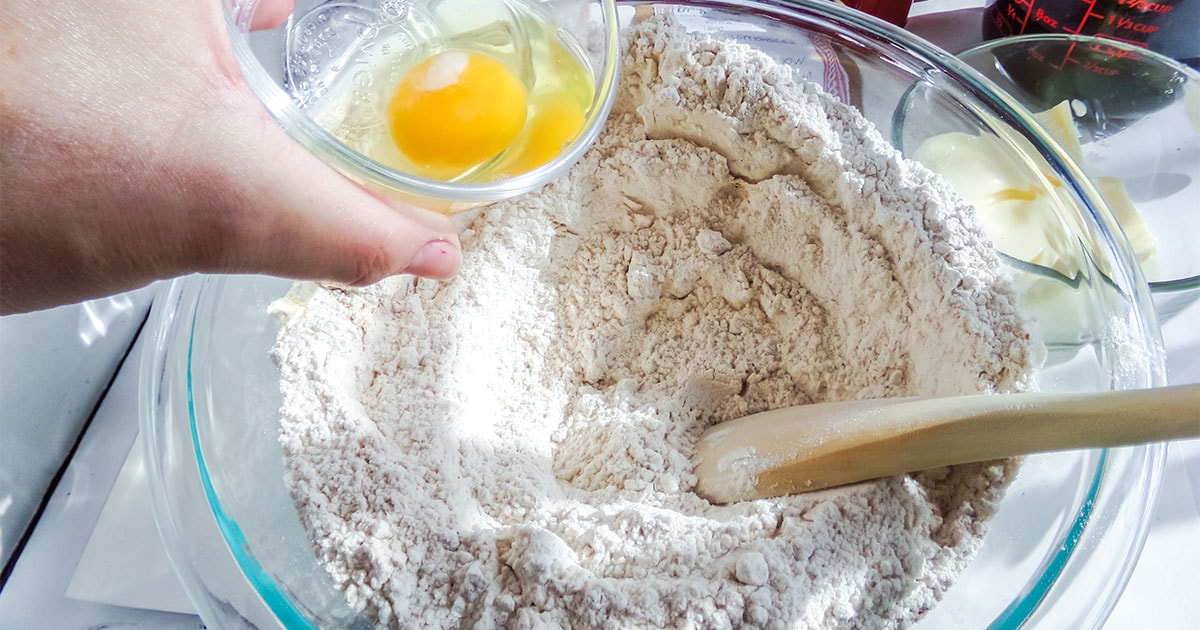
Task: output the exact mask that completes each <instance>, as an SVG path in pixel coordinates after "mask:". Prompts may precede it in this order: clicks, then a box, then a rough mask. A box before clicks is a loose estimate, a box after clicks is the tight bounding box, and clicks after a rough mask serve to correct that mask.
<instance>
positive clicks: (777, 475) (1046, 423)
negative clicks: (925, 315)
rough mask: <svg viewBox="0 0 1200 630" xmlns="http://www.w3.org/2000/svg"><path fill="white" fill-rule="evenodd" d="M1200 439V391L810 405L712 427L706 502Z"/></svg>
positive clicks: (701, 453)
mask: <svg viewBox="0 0 1200 630" xmlns="http://www.w3.org/2000/svg"><path fill="white" fill-rule="evenodd" d="M1188 437H1200V384H1190V385H1178V386H1174V387H1162V388H1154V389H1142V390H1130V391H1118V392H1101V393H1084V394H1070V393H1028V394H1012V395H1007V394H1005V395H977V396H959V397H953V398H897V399H880V400H863V401H851V402H845V403H824V404H816V405H801V406H798V407H788V408H786V409H777V410H773V411H767V412H764V413H760V414H755V415H752V416H747V417H745V418H740V419H737V420H733V421H730V422H726V423H723V424H721V425H718V426H715V427H713V428H711V429H709V431H708V432H706V433H705V434H704V436H703V437H701V439H700V442H699V443H698V445H697V452H696V455H695V456H694V457H693V461H694V462H695V463H696V475H697V480H698V484H697V492H698V493H699V494H701V495H702V496H705V497H706V498H708V499H709V500H710V501H713V502H716V503H726V502H731V501H739V500H745V499H754V498H766V497H775V496H781V495H785V494H793V493H796V492H804V491H810V490H818V489H821V488H828V487H832V486H838V485H843V484H847V483H853V482H856V481H863V480H866V479H874V478H878V477H887V476H891V475H897V474H902V473H906V472H912V471H916V470H925V469H929V468H937V467H940V466H948V465H952V464H962V463H966V462H980V461H988V460H992V459H1000V458H1004V457H1012V456H1016V455H1024V454H1027V453H1038V452H1045V451H1057V450H1069V449H1076V448H1097V447H1110V446H1123V445H1128V444H1142V443H1147V442H1158V441H1163V440H1172V439H1179V438H1188Z"/></svg>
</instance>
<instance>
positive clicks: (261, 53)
mask: <svg viewBox="0 0 1200 630" xmlns="http://www.w3.org/2000/svg"><path fill="white" fill-rule="evenodd" d="M223 6H224V9H225V18H226V22H227V24H228V27H229V33H230V37H231V38H232V40H233V50H234V55H235V56H236V58H237V61H238V64H239V65H240V67H241V70H242V73H243V75H244V76H245V77H246V80H247V82H248V83H249V85H250V87H251V89H253V90H254V92H255V93H256V94H257V95H258V97H259V99H260V100H262V102H263V104H264V105H265V106H266V108H267V110H268V111H269V112H270V113H271V115H272V116H273V117H274V118H275V119H276V120H277V121H278V122H279V124H280V125H281V126H282V127H283V129H284V130H285V131H286V132H287V133H288V134H289V135H290V136H291V137H292V138H294V139H295V140H296V141H298V142H299V143H300V144H301V145H302V146H304V147H305V148H306V149H308V150H309V151H311V152H312V153H313V154H314V155H316V156H317V157H319V158H321V159H322V160H324V161H325V162H326V163H328V164H330V165H331V166H333V167H334V168H336V169H338V170H339V171H341V172H342V173H343V174H345V175H346V176H348V177H350V178H351V179H353V180H355V181H357V182H359V183H360V184H362V185H364V186H365V187H367V188H369V189H371V190H374V191H376V192H378V193H380V194H382V195H384V196H387V197H391V198H394V199H399V200H401V201H405V202H408V203H412V204H414V205H418V206H420V207H423V208H426V209H429V210H434V211H437V212H441V213H443V214H455V213H458V212H461V211H463V210H467V209H470V208H473V207H476V206H479V205H483V204H487V203H491V202H494V201H500V200H502V199H507V198H510V197H515V196H517V195H520V194H522V193H526V192H529V191H531V190H534V189H537V188H539V187H541V186H543V185H545V184H546V183H549V182H551V181H553V180H554V179H557V178H558V177H559V176H561V175H562V174H563V173H564V172H566V170H567V169H569V168H570V167H571V165H573V164H574V163H575V162H577V161H578V160H579V158H580V157H582V155H583V153H584V152H585V151H587V149H588V147H590V146H591V145H592V143H593V142H594V141H595V140H596V137H597V136H598V135H599V134H600V130H601V129H602V128H603V126H604V121H605V119H606V118H607V117H608V113H609V111H610V109H611V107H612V101H613V98H614V96H615V94H616V89H615V88H616V80H617V73H618V67H619V65H620V54H619V52H620V51H619V33H618V25H617V17H616V7H615V4H614V0H549V1H547V0H428V1H426V2H421V3H413V2H409V1H407V0H360V1H355V2H344V1H342V2H338V1H329V0H297V2H296V8H295V10H294V11H293V12H292V14H291V16H290V17H289V18H288V19H287V21H286V22H285V23H284V24H282V25H281V26H279V27H276V28H272V29H265V30H264V29H258V30H256V29H252V28H251V26H250V25H251V23H252V22H253V20H254V15H255V11H256V10H257V9H258V7H259V3H258V2H253V1H247V0H223ZM481 10H483V11H486V12H487V14H488V17H489V20H492V19H493V18H495V19H494V21H493V22H490V23H489V26H490V27H495V25H496V24H499V25H500V27H499V28H494V29H493V30H494V32H496V33H500V34H501V36H502V37H504V38H507V40H508V41H509V42H510V43H509V44H506V45H511V46H512V47H514V48H515V49H516V52H515V53H514V57H518V58H520V61H521V62H526V61H527V58H528V56H529V55H528V51H527V50H523V49H522V48H521V47H522V46H523V45H526V44H527V43H528V42H526V41H524V39H525V37H524V35H523V33H524V32H527V30H528V29H529V28H530V26H529V24H530V21H531V20H534V19H536V20H537V21H538V22H541V23H542V24H548V25H552V26H553V27H554V28H555V29H556V31H555V36H556V38H557V41H558V42H559V43H561V44H562V45H563V46H564V47H566V48H567V49H568V50H570V51H572V52H574V53H576V56H577V57H579V59H580V60H581V61H583V62H584V64H585V65H586V66H587V68H588V70H589V71H590V73H591V75H592V80H593V84H594V86H595V93H594V95H593V98H592V103H591V107H590V108H589V109H588V111H587V112H586V114H585V117H584V124H583V128H582V130H581V131H580V132H579V133H578V134H577V135H576V137H575V139H574V140H572V141H571V143H570V144H568V145H567V146H565V147H564V148H563V150H562V151H561V152H560V153H559V154H558V156H557V157H556V158H554V159H553V160H552V161H550V162H548V163H546V164H543V165H542V166H539V167H537V168H535V169H533V170H531V171H528V172H525V173H521V174H518V175H515V176H512V177H507V178H503V179H498V180H495V181H480V182H469V183H467V182H452V181H440V180H435V179H428V178H425V177H419V176H417V175H413V174H411V173H406V172H403V171H400V170H397V169H396V168H392V167H390V166H387V165H385V164H382V163H380V162H378V161H376V160H374V159H371V158H369V157H367V156H366V155H363V154H362V153H360V152H358V151H356V150H354V149H353V148H351V147H349V146H347V145H346V144H344V143H343V142H342V141H340V140H339V139H338V138H337V137H335V136H334V134H333V133H331V132H330V131H329V130H327V129H326V128H324V127H322V126H321V124H319V123H318V121H317V120H316V119H315V118H316V116H315V113H316V112H317V111H319V109H320V107H321V105H322V99H323V98H324V97H325V96H326V95H328V94H331V93H340V92H345V91H347V90H354V89H357V88H358V85H356V84H355V82H356V81H361V80H362V77H363V76H365V73H360V72H359V69H360V68H362V67H363V66H362V65H360V64H362V63H363V61H364V60H367V59H370V58H373V57H378V56H380V55H386V54H388V52H387V49H388V47H389V46H392V47H397V46H398V45H399V44H397V43H396V42H392V41H377V40H378V39H382V38H380V37H378V36H377V34H378V33H380V32H381V31H383V30H385V29H387V28H392V27H389V25H393V24H397V23H402V24H404V28H405V29H408V25H409V24H410V23H411V24H412V29H409V30H412V31H414V32H416V31H421V34H419V35H415V36H412V38H416V37H424V36H426V35H428V36H429V37H431V38H434V39H441V40H446V39H449V38H453V37H456V36H461V33H454V32H448V31H449V30H450V29H453V28H454V27H455V24H456V23H458V22H461V23H462V24H464V25H470V24H471V21H470V19H469V18H468V16H471V15H472V14H479V13H480V12H481ZM443 14H449V15H451V16H463V17H462V18H461V19H459V18H456V19H454V20H450V19H444V17H443ZM392 30H396V29H395V28H392ZM403 32H405V33H407V32H408V30H405V31H403ZM404 41H409V40H404ZM402 43H403V42H402ZM530 72H531V70H530V69H529V68H523V70H522V74H523V75H527V74H529V73H530Z"/></svg>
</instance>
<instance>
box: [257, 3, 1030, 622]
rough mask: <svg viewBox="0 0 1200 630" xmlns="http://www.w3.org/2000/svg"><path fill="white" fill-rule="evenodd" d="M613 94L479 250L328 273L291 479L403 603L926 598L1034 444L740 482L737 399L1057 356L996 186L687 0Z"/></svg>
mask: <svg viewBox="0 0 1200 630" xmlns="http://www.w3.org/2000/svg"><path fill="white" fill-rule="evenodd" d="M627 38H628V40H627V51H628V52H627V56H626V58H625V60H624V74H623V78H622V85H621V89H620V93H619V95H618V100H617V103H616V104H615V106H614V109H613V114H612V116H611V118H610V120H609V121H608V126H607V128H606V130H605V132H604V133H603V135H602V136H601V138H600V139H599V140H598V141H597V143H596V145H595V146H594V147H593V148H592V149H591V150H590V151H589V153H588V154H587V155H586V156H585V157H584V159H583V160H582V161H581V162H580V163H579V164H577V165H576V166H575V167H574V168H573V169H572V170H571V171H570V173H569V174H568V175H567V176H566V177H564V178H563V179H561V180H559V181H557V182H555V183H553V184H551V185H549V186H547V187H546V188H544V189H542V190H540V191H537V192H535V193H532V194H530V195H527V196H525V197H522V198H519V199H514V200H511V201H507V202H502V203H500V204H497V205H495V206H492V207H491V208H488V209H487V210H485V211H483V212H482V213H481V214H480V216H479V217H478V218H477V219H475V220H474V222H473V223H471V225H470V226H469V227H468V228H467V229H466V230H465V232H464V233H463V234H462V241H463V244H464V260H463V267H462V271H461V274H460V276H459V278H458V279H456V280H455V281H452V282H449V283H444V284H438V283H431V282H425V281H415V280H413V279H411V278H394V279H391V280H387V281H384V282H381V283H379V284H377V285H374V286H371V287H367V288H363V289H346V288H341V287H334V286H324V287H321V288H320V289H319V290H317V291H316V292H315V293H314V294H312V295H311V296H310V297H307V298H306V301H305V304H304V306H303V308H302V310H299V311H298V312H296V313H293V314H292V315H291V316H290V317H289V319H288V321H287V323H286V325H285V326H284V327H283V329H282V330H281V332H280V335H279V339H278V342H277V343H276V346H275V349H274V356H275V359H276V361H277V363H278V364H279V366H280V370H281V375H282V388H283V392H282V393H283V409H282V419H281V440H282V444H283V449H284V455H285V459H286V465H287V471H288V472H287V474H288V479H287V481H288V483H289V485H290V487H291V489H292V492H293V495H294V498H295V499H296V502H297V506H298V508H299V512H300V516H301V520H302V521H303V523H304V525H305V527H306V528H307V529H308V531H309V532H310V534H311V536H312V538H313V541H314V546H315V549H316V551H317V555H318V557H319V559H320V560H321V562H322V563H323V565H324V566H325V568H326V570H327V571H328V572H329V574H330V575H331V576H332V577H333V578H334V582H335V583H336V584H337V585H338V586H339V587H340V588H341V589H342V590H343V592H344V593H345V594H346V596H347V598H348V600H349V601H350V603H351V605H353V606H354V607H356V608H357V609H359V610H362V611H364V612H365V613H366V614H367V615H368V616H369V617H370V618H372V619H373V620H375V621H377V622H378V623H379V624H380V625H384V626H391V627H415V626H421V627H427V626H428V627H459V626H464V625H470V626H476V625H479V626H484V627H494V626H518V627H601V626H619V627H650V626H653V627H667V626H669V627H705V628H707V627H730V626H742V625H749V626H771V627H775V626H781V627H823V628H824V627H896V626H906V625H908V624H910V623H911V622H913V621H915V620H916V619H918V618H919V617H920V616H921V615H922V614H924V613H925V612H926V611H928V610H929V609H930V608H931V607H933V606H934V605H935V604H936V602H937V600H938V599H939V598H940V597H941V595H942V594H943V593H944V592H945V591H946V589H947V588H949V586H950V585H951V584H952V583H953V581H954V579H955V576H956V575H957V574H958V572H959V571H961V570H962V568H963V567H964V566H965V565H966V563H968V562H969V561H970V559H971V556H972V555H973V553H974V552H975V550H976V549H977V548H978V546H979V544H980V542H981V540H982V537H983V535H984V532H985V530H986V523H987V520H988V518H989V517H990V516H991V515H992V513H993V512H994V510H995V507H996V503H997V502H998V501H999V499H1000V497H1001V495H1002V494H1003V491H1004V488H1005V487H1006V485H1007V483H1008V482H1009V481H1010V480H1011V478H1012V476H1013V474H1014V471H1015V464H1014V462H1011V461H1004V462H993V463H986V464H977V465H963V466H956V467H951V468H945V469H940V470H934V471H926V472H923V473H919V474H914V475H906V476H901V477H896V478H892V479H886V480H879V481H875V482H870V483H864V484H858V485H855V486H850V487H846V488H841V489H836V490H831V491H825V492H820V493H813V494H808V495H801V496H794V497H786V498H781V499H771V500H761V501H753V502H744V503H739V504H733V505H727V506H714V505H711V504H709V503H708V502H707V501H705V500H703V499H701V498H700V497H698V496H697V495H695V494H694V493H693V492H692V488H693V487H694V483H695V478H694V476H693V474H692V471H691V464H690V460H689V457H690V454H691V452H692V449H693V447H694V443H695V440H696V439H697V438H698V437H699V435H700V433H701V432H702V431H703V430H704V429H706V428H707V427H709V426H711V425H713V424H715V423H718V422H722V421H725V420H729V419H732V418H735V417H739V416H742V415H746V414H749V413H754V412H757V411H762V410H765V409H768V408H774V407H783V406H788V405H795V404H803V403H807V402H818V401H823V400H838V399H852V398H868V397H881V396H905V395H930V396H936V395H951V394H964V393H972V392H1008V391H1019V390H1023V389H1028V388H1030V387H1032V381H1033V374H1034V372H1035V370H1036V366H1037V363H1038V361H1039V360H1040V349H1039V347H1038V345H1037V344H1036V342H1034V341H1033V340H1031V339H1030V335H1029V333H1028V331H1027V328H1026V326H1025V324H1024V322H1023V321H1022V319H1021V317H1020V315H1019V313H1018V311H1017V307H1016V303H1015V298H1014V294H1013V291H1012V289H1011V287H1010V285H1009V283H1008V280H1007V278H1006V277H1005V275H1004V273H1003V271H1002V267H1001V264H1000V262H999V260H998V258H997V255H996V253H995V251H994V250H993V248H992V246H991V244H990V243H989V242H988V241H987V239H986V238H985V237H984V236H983V234H982V232H981V231H980V229H979V227H978V225H977V223H976V221H975V217H974V214H973V210H972V209H971V208H970V207H969V206H968V205H966V204H965V203H964V202H963V201H962V200H961V199H960V198H959V197H958V196H957V195H956V194H955V193H954V192H953V191H952V190H951V189H950V188H949V187H948V186H947V185H946V184H945V183H944V181H942V180H941V179H940V178H938V177H937V176H935V175H933V174H932V173H931V172H930V171H928V170H927V169H925V168H924V167H922V166H920V165H919V164H916V163H914V162H910V161H907V160H904V159H903V158H902V157H901V156H900V154H899V153H898V152H897V151H895V150H894V149H893V148H892V147H891V146H890V145H888V144H887V143H886V142H885V141H883V140H882V138H881V137H880V136H879V134H878V133H877V132H876V131H875V129H874V128H873V127H872V126H871V125H870V123H869V122H867V121H866V120H865V119H863V118H862V117H861V115H859V114H858V112H857V111H856V110H854V109H853V108H851V107H849V106H846V105H844V104H842V103H841V102H839V101H837V100H836V99H834V98H832V97H830V96H829V95H827V94H825V93H824V92H823V91H822V90H821V89H820V88H818V87H816V86H814V85H811V84H807V83H803V82H799V81H796V80H794V79H793V78H792V75H791V73H790V71H789V70H788V69H787V68H786V67H783V66H780V65H778V64H777V63H775V62H774V61H772V60H771V59H770V58H768V57H766V56H765V55H763V54H761V53H759V52H756V51H754V50H752V49H751V48H749V47H746V46H743V45H741V44H738V43H735V42H732V41H729V40H724V39H718V38H713V37H710V36H703V35H693V34H688V33H686V32H684V31H683V30H682V29H679V28H676V25H674V24H673V22H672V21H671V20H670V19H669V18H663V17H656V18H652V19H650V20H647V21H645V22H643V23H641V24H639V25H637V26H635V27H632V28H630V29H629V31H628V32H627Z"/></svg>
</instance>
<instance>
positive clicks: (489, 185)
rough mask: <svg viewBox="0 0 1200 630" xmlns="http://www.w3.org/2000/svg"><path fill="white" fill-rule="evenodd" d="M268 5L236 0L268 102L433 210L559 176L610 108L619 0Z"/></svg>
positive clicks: (349, 163) (337, 155) (251, 64)
mask: <svg viewBox="0 0 1200 630" xmlns="http://www.w3.org/2000/svg"><path fill="white" fill-rule="evenodd" d="M261 4H262V3H258V2H245V1H242V0H225V2H224V8H225V16H226V21H227V23H228V27H229V32H230V35H231V38H232V40H233V49H234V54H235V56H236V58H237V60H238V63H239V65H240V67H241V70H242V73H243V74H244V75H245V77H246V80H247V82H248V83H249V85H250V87H251V88H252V89H253V90H254V92H255V93H256V94H257V95H258V96H259V98H260V99H261V100H262V102H263V104H264V105H265V106H266V108H267V110H268V111H269V112H270V113H271V115H272V116H273V117H274V118H275V119H276V120H277V121H278V122H279V124H280V125H281V126H282V127H283V128H284V130H286V131H287V132H288V133H289V135H291V136H292V137H293V138H295V139H296V140H297V141H298V142H299V143H300V144H301V145H303V146H304V147H305V148H306V149H308V150H309V151H311V152H312V153H313V154H315V155H316V156H318V157H320V158H321V159H322V160H324V161H325V162H326V163H328V164H330V165H332V166H333V167H334V168H336V169H338V170H339V171H341V172H342V173H344V174H345V175H346V176H348V177H350V178H351V179H354V180H356V181H358V182H359V183H361V184H362V185H364V186H366V187H367V188H369V189H371V190H373V191H375V192H378V193H380V194H382V195H384V196H386V197H390V198H394V199H399V200H401V201H405V202H409V203H413V204H415V205H418V206H421V207H423V208H427V209H430V210H434V211H437V212H441V213H444V214H454V213H457V212H460V211H463V210H466V209H469V208H473V207H476V206H479V205H481V204H486V203H489V202H493V201H499V200H501V199H507V198H509V197H514V196H516V195H519V194H521V193H524V192H528V191H530V190H533V189H536V188H538V187H540V186H542V185H544V184H546V183H547V182H550V181H552V180H554V179H555V178H557V177H558V176H560V175H561V174H562V173H563V172H564V171H565V170H566V169H568V168H570V166H571V165H572V164H574V163H575V162H576V161H577V160H578V159H579V157H580V156H581V155H582V154H583V152H584V151H586V150H587V148H588V147H589V146H591V144H592V142H593V141H594V140H595V139H596V136H597V135H598V134H599V132H600V129H601V127H602V126H603V124H604V120H605V118H606V117H607V116H608V111H609V109H610V108H611V106H612V98H613V95H614V90H613V88H614V82H615V80H616V76H617V66H618V54H617V53H618V50H617V25H616V9H615V6H614V3H613V0H428V1H423V2H410V1H407V0H372V1H359V2H330V1H328V0H298V1H297V2H296V3H295V10H294V11H293V12H292V13H291V14H290V16H289V17H288V18H287V19H286V20H285V21H284V22H283V23H282V24H281V25H279V26H276V27H274V28H259V25H260V24H263V23H270V22H273V21H274V20H270V19H268V18H269V16H262V17H256V14H257V12H258V11H259V10H260V5H261ZM266 10H267V11H270V10H273V7H272V8H270V9H266Z"/></svg>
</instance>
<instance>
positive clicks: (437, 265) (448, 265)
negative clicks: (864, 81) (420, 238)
mask: <svg viewBox="0 0 1200 630" xmlns="http://www.w3.org/2000/svg"><path fill="white" fill-rule="evenodd" d="M460 264H462V253H461V252H460V251H459V249H458V246H456V245H455V244H453V243H451V242H449V241H442V240H438V241H429V242H428V243H425V244H424V245H422V246H421V249H419V250H417V255H416V256H413V259H412V260H411V261H409V263H408V266H407V267H405V268H404V273H407V274H412V275H414V276H420V277H422V278H429V279H431V280H448V279H450V278H453V277H454V274H456V273H458V266H459V265H460Z"/></svg>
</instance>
